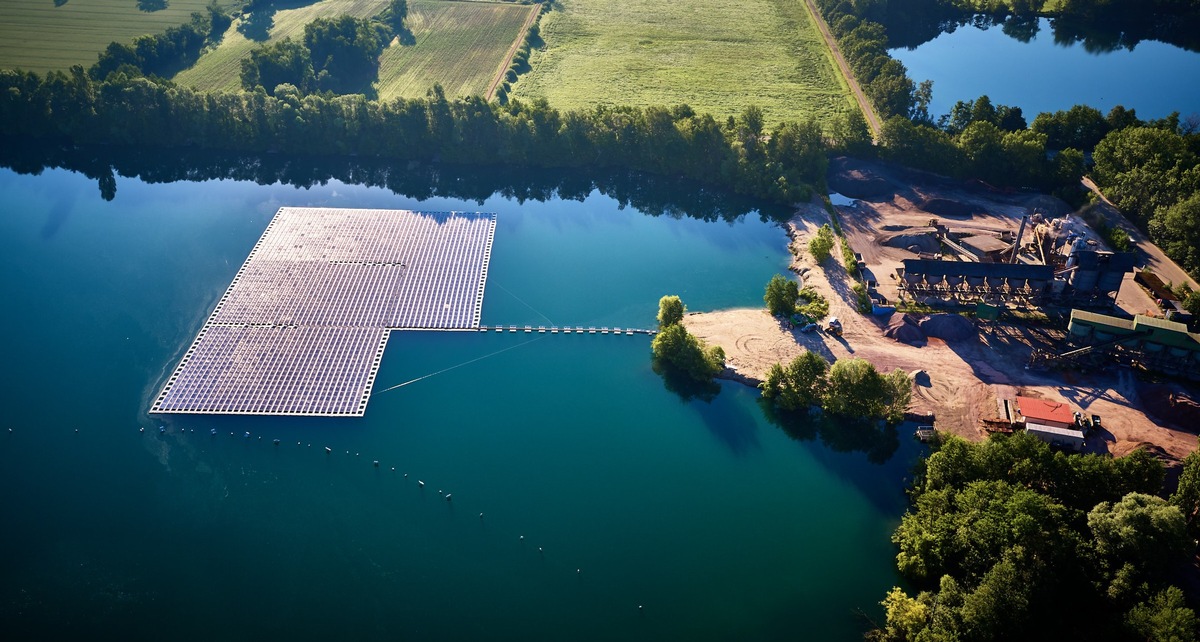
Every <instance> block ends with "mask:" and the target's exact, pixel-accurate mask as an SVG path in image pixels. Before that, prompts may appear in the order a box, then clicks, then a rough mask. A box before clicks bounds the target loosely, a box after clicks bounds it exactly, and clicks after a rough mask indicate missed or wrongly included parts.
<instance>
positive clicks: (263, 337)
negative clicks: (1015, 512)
mask: <svg viewBox="0 0 1200 642" xmlns="http://www.w3.org/2000/svg"><path fill="white" fill-rule="evenodd" d="M495 230H496V219H495V216H494V215H492V214H479V213H459V212H439V213H431V212H413V211H408V210H358V209H330V208H293V207H284V208H281V209H280V210H279V211H278V212H277V213H276V214H275V217H274V218H273V219H272V221H271V223H270V224H269V225H268V226H267V229H266V231H265V232H264V233H263V235H262V238H260V239H259V241H258V243H257V244H255V246H254V249H253V250H251V252H250V255H249V257H247V259H246V262H245V263H244V264H243V265H242V268H241V269H240V270H239V271H238V273H237V275H236V276H235V277H234V279H233V282H232V283H231V284H230V286H229V288H228V290H226V292H225V295H224V296H222V297H221V300H220V301H219V302H218V303H217V305H216V308H215V309H214V310H213V312H212V314H211V315H210V316H209V318H208V321H207V322H205V324H204V326H203V327H202V328H201V330H200V332H199V334H198V335H197V336H196V339H195V341H193V343H192V345H191V347H190V348H189V349H188V351H187V353H186V354H185V355H184V357H183V359H181V360H180V363H179V366H178V367H177V368H176V369H175V371H174V373H172V375H171V377H170V379H168V381H167V384H166V385H165V386H164V387H163V389H162V392H160V393H159V396H158V397H157V399H156V400H155V402H154V404H153V406H152V407H151V409H150V412H151V413H204V414H265V415H314V416H361V415H362V414H363V413H364V412H365V411H366V405H367V399H368V398H369V396H370V393H371V386H372V385H373V384H374V380H375V373H376V372H377V371H378V368H379V363H380V360H381V358H382V355H383V350H384V347H385V346H386V344H387V338H388V335H389V333H390V331H391V330H393V329H421V330H474V329H478V327H479V319H480V313H481V311H482V307H483V293H484V286H485V284H486V282H487V268H488V262H489V260H490V258H491V250H492V243H493V240H494V238H495Z"/></svg>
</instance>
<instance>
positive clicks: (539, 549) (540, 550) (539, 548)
mask: <svg viewBox="0 0 1200 642" xmlns="http://www.w3.org/2000/svg"><path fill="white" fill-rule="evenodd" d="M543 553H544V551H543V550H542V547H541V546H539V547H538V555H541V554H543Z"/></svg>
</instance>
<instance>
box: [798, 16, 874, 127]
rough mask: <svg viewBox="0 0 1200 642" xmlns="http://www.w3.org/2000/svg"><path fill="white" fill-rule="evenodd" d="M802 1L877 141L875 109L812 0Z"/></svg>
mask: <svg viewBox="0 0 1200 642" xmlns="http://www.w3.org/2000/svg"><path fill="white" fill-rule="evenodd" d="M804 1H805V4H807V5H808V13H809V14H810V15H812V19H813V22H814V23H816V25H817V29H820V30H821V36H822V37H823V38H825V45H826V46H828V47H829V51H830V53H832V54H833V61H834V62H835V63H837V66H838V69H839V70H840V71H841V73H842V77H843V78H845V79H846V84H848V85H850V91H851V92H852V93H853V94H854V100H856V101H858V107H859V109H861V110H862V113H863V116H865V117H866V119H867V125H868V126H870V128H871V136H872V137H873V138H875V139H876V140H878V139H879V130H880V128H881V124H880V122H879V116H878V115H877V114H876V113H875V108H874V107H872V106H871V103H870V101H868V100H867V95H866V94H864V93H863V90H862V87H859V86H858V80H856V79H855V78H854V73H853V72H851V71H850V65H848V64H846V59H845V58H844V57H842V50H841V49H838V46H837V41H836V40H834V39H833V34H832V33H831V32H830V31H829V25H827V24H825V19H824V18H822V17H821V13H820V12H819V11H817V6H816V5H815V4H813V0H804Z"/></svg>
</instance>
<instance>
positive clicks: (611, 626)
mask: <svg viewBox="0 0 1200 642" xmlns="http://www.w3.org/2000/svg"><path fill="white" fill-rule="evenodd" d="M117 183H118V196H117V198H116V199H115V200H114V201H112V202H105V201H103V200H101V199H100V198H99V196H98V194H97V190H96V184H95V182H94V181H92V180H89V179H86V178H84V177H82V176H81V175H78V174H74V173H71V172H67V171H63V170H49V171H45V172H44V173H42V174H41V175H39V176H18V175H16V174H14V173H12V172H11V171H8V170H2V171H0V206H2V207H0V269H2V271H3V272H2V273H3V277H2V280H0V295H2V298H3V301H4V314H3V315H0V331H2V334H3V337H4V341H3V344H2V346H3V347H2V348H0V363H2V364H3V365H4V368H3V370H2V373H3V374H2V375H0V376H2V377H3V381H2V382H0V383H2V386H0V390H3V397H2V399H3V402H4V403H3V418H2V419H0V431H2V432H0V487H2V488H3V491H2V494H0V513H2V514H3V519H4V527H3V529H0V543H2V544H3V552H4V555H3V556H2V557H0V560H2V561H0V613H2V614H3V616H4V621H5V628H6V630H9V631H15V632H17V633H18V634H19V637H20V639H26V638H33V637H36V638H56V639H62V638H64V637H67V636H76V637H80V638H82V639H94V638H96V637H106V636H111V635H114V634H116V632H119V635H117V637H119V638H120V639H125V640H137V639H156V640H157V639H176V640H178V639H197V640H208V639H224V640H241V639H264V638H288V639H343V638H359V639H414V640H416V639H419V640H424V639H521V640H568V639H583V640H611V639H684V638H689V639H696V640H725V639H738V640H750V639H755V640H757V639H814V640H817V639H820V640H839V639H843V640H850V639H858V638H859V636H860V635H861V631H862V630H863V628H864V627H865V626H866V625H865V621H864V619H863V617H862V616H861V615H860V613H861V612H865V613H866V614H867V615H869V616H870V617H872V618H874V619H876V620H878V619H879V616H880V613H879V611H880V609H879V607H878V606H877V603H878V601H879V600H880V599H881V598H882V597H883V595H884V593H885V591H886V590H887V589H888V588H889V587H890V586H891V585H893V584H894V583H895V582H896V578H895V576H894V573H893V570H892V568H893V564H892V556H893V550H892V548H891V546H890V544H889V542H888V536H889V534H890V532H891V530H892V529H893V528H894V526H895V523H896V521H897V520H898V518H899V515H900V513H901V512H902V510H903V506H904V500H903V493H902V488H903V484H904V477H905V470H906V468H907V466H908V464H909V463H910V461H911V459H912V457H913V456H914V453H915V447H914V446H912V445H911V444H910V443H909V440H907V439H903V438H902V439H901V447H900V451H899V452H898V453H897V454H896V455H895V456H894V457H892V458H891V460H890V461H888V462H887V463H885V464H882V465H879V464H872V463H869V462H868V461H867V457H866V455H864V454H862V453H855V452H848V453H839V452H834V451H832V450H830V449H829V448H828V447H826V446H825V445H823V444H822V443H821V442H820V441H815V440H813V441H796V440H793V439H791V438H789V437H788V436H787V435H786V434H784V432H783V431H781V430H780V429H779V428H777V427H775V426H773V425H771V424H769V423H767V422H766V420H765V419H764V418H763V415H762V412H761V411H760V409H759V408H758V406H757V405H756V395H755V394H754V393H753V391H752V390H749V389H746V388H744V387H741V386H738V385H734V384H724V385H723V386H722V389H721V392H720V394H719V395H718V396H717V397H716V398H715V399H713V400H712V401H711V402H708V403H706V402H703V401H695V400H693V401H682V400H681V399H680V397H678V396H677V395H675V394H674V393H672V392H669V391H668V390H666V389H665V388H664V385H663V382H662V380H661V379H660V378H659V377H658V376H657V375H655V374H654V373H653V372H652V371H651V370H650V364H649V358H648V353H649V339H648V338H647V337H641V336H638V337H627V336H619V337H617V336H599V335H597V336H562V335H558V336H543V337H541V338H539V337H538V335H525V334H517V335H508V334H504V335H495V334H477V333H410V334H406V333H395V334H393V336H392V341H391V343H390V345H389V346H388V350H387V354H386V356H385V359H384V363H383V367H382V370H381V372H380V375H379V378H378V381H377V384H376V389H377V390H381V389H383V388H387V387H389V386H392V385H395V384H398V383H402V382H405V381H409V380H411V379H415V378H418V377H421V376H423V375H428V374H430V373H433V372H438V371H441V370H444V369H446V368H451V367H452V366H456V365H459V364H464V363H465V364H466V365H461V367H456V368H453V369H450V370H448V371H445V372H442V373H441V374H437V375H435V376H432V377H429V378H426V379H423V380H421V381H419V382H416V383H413V384H411V385H408V386H404V387H400V388H397V389H395V390H392V391H390V392H385V393H379V394H378V395H377V396H376V397H375V398H374V399H373V400H372V402H371V405H370V406H369V408H368V410H367V416H366V417H365V418H363V419H360V420H311V419H295V418H236V417H233V418H231V417H218V418H213V417H185V416H178V417H171V418H168V419H165V420H159V419H157V418H151V417H148V416H147V415H146V414H145V411H146V409H147V407H148V406H149V403H150V400H151V398H152V396H153V395H154V394H155V393H157V391H158V388H159V386H160V385H161V382H162V380H163V378H164V373H165V372H168V371H169V370H170V369H171V368H173V367H174V365H175V363H176V361H177V358H178V356H179V354H180V353H181V352H182V351H183V350H184V348H185V347H186V345H187V344H188V343H189V342H190V341H191V339H192V337H193V335H194V333H195V331H196V330H197V329H198V328H199V326H200V324H201V323H202V322H203V319H204V318H205V317H206V316H207V314H208V312H209V311H210V309H211V307H212V305H213V304H214V303H215V301H216V299H217V298H218V297H219V295H220V294H221V292H223V291H224V289H225V287H226V286H227V285H228V283H229V281H230V279H231V278H232V276H233V275H234V273H235V272H236V271H237V268H238V266H239V265H240V264H241V262H242V260H243V259H244V258H245V256H246V254H247V252H248V251H249V250H250V248H251V247H252V246H253V244H254V242H255V241H256V240H257V239H258V237H259V235H260V234H261V233H262V231H263V229H264V228H265V227H266V224H267V222H268V221H269V219H270V217H271V216H272V215H273V213H274V211H275V210H276V209H277V208H278V207H279V206H280V205H326V206H352V207H386V208H414V209H429V210H447V209H458V210H482V211H494V212H497V213H498V214H499V220H498V228H497V232H496V246H495V253H494V254H493V258H492V265H491V272H490V276H489V283H488V289H487V296H486V299H485V305H484V311H483V322H484V323H486V324H493V325H494V324H521V325H524V324H533V325H539V324H549V323H556V324H559V325H568V324H569V325H597V326H600V325H610V326H616V325H620V326H638V327H649V326H651V325H652V324H653V322H654V314H655V312H656V305H657V300H658V297H659V296H661V295H662V294H665V293H677V294H679V295H681V296H682V297H683V298H684V301H685V302H686V303H687V304H688V305H689V306H690V307H691V308H692V309H712V308H720V307H728V306H740V305H761V296H762V287H763V285H764V284H765V283H766V281H767V280H768V279H769V278H770V276H771V275H772V274H774V273H777V272H779V271H781V270H783V269H784V268H785V265H786V259H787V257H786V250H785V242H786V239H785V237H784V235H783V233H782V232H781V230H780V229H779V228H778V227H776V226H775V225H773V224H770V223H764V222H760V221H758V220H755V219H750V218H747V219H746V220H743V221H739V222H736V223H732V224H730V223H726V222H715V223H713V222H703V221H698V220H694V219H689V218H678V219H675V218H669V217H649V216H645V215H643V214H641V213H639V212H637V211H635V210H633V209H622V208H619V207H618V205H617V203H615V202H614V201H612V200H611V199H609V198H607V197H604V196H601V195H599V194H593V195H592V196H590V197H588V198H586V199H585V200H584V201H583V202H574V201H561V200H551V201H549V202H536V201H527V202H525V203H523V204H517V203H515V202H512V201H509V200H505V199H503V198H500V197H493V198H491V199H490V200H488V201H487V202H486V203H485V204H483V205H482V206H480V205H478V204H476V203H473V202H462V201H454V200H446V199H431V200H426V201H415V200H412V199H407V198H404V197H401V196H397V195H395V194H393V193H391V192H389V191H387V190H383V189H376V188H364V187H357V186H352V185H346V184H342V183H336V182H331V183H329V184H328V185H325V186H321V187H314V188H311V189H307V190H301V189H295V188H292V187H284V186H260V185H255V184H252V183H237V182H228V181H223V182H221V181H208V182H199V183H189V182H175V183H166V184H157V185H149V184H144V183H142V182H140V181H138V180H136V179H131V178H118V179H117ZM487 355H491V356H487ZM485 356H486V358H483V359H481V360H478V361H473V362H472V360H475V359H479V358H480V357H485ZM467 362H471V363H467ZM159 425H163V426H164V427H165V430H166V431H165V433H161V434H160V432H159V429H158V427H159ZM9 428H11V429H12V432H11V433H9V432H8V429H9ZM139 428H145V432H144V433H142V432H139ZM213 428H215V429H217V431H218V435H217V436H215V437H214V436H212V435H210V434H209V433H210V429H213ZM76 429H78V432H77V433H76V432H75V431H76ZM247 431H249V432H250V433H251V437H250V438H245V437H243V436H242V435H243V433H244V432H247ZM260 437H261V439H260ZM275 438H279V439H280V440H281V441H282V444H281V445H279V446H274V445H272V439H275ZM297 442H299V444H300V445H297ZM309 444H311V446H309ZM327 445H328V446H329V447H331V448H332V450H333V453H332V454H326V453H325V451H324V447H325V446H327ZM347 452H349V454H347ZM374 460H378V461H379V462H380V466H379V467H378V468H376V467H374V466H373V465H372V462H373V461H374ZM392 467H395V472H393V471H392ZM405 473H407V474H408V477H407V478H405V477H404V474H405ZM417 479H421V480H424V481H425V482H426V486H425V487H424V489H421V488H420V487H418V485H417V483H416V480H417ZM438 490H444V491H448V492H451V493H453V496H454V501H453V502H450V503H448V502H446V501H445V500H444V499H442V498H441V497H439V496H438V494H437V491H438ZM481 512H482V513H484V518H483V519H482V520H481V519H480V518H479V514H480V513H481ZM521 536H524V539H521ZM539 548H540V549H542V551H541V552H539ZM577 569H579V570H580V571H581V572H577ZM639 605H641V606H642V607H643V608H642V609H641V610H640V611H639V608H638V607H639ZM14 639H15V638H14Z"/></svg>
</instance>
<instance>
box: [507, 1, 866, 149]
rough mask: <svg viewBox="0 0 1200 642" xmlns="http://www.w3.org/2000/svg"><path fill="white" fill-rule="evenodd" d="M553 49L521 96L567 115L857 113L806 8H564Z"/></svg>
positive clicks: (536, 59) (551, 38) (776, 118)
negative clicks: (617, 109) (634, 109)
mask: <svg viewBox="0 0 1200 642" xmlns="http://www.w3.org/2000/svg"><path fill="white" fill-rule="evenodd" d="M541 34H542V38H543V40H545V43H546V46H545V47H544V48H543V49H542V50H540V51H536V52H534V54H533V55H532V56H531V57H530V64H531V65H532V67H533V69H532V71H530V72H529V73H528V74H526V75H524V76H522V77H521V79H520V80H519V81H518V82H517V84H516V86H515V87H514V90H513V94H512V95H513V96H514V97H515V98H518V99H530V98H546V99H547V100H549V101H550V103H551V104H552V105H554V106H556V107H559V108H563V109H579V108H586V107H590V106H592V105H596V104H600V103H608V104H614V105H638V106H646V105H677V104H680V103H687V104H689V105H691V106H692V107H693V108H695V109H696V110H697V111H701V112H710V113H712V114H714V115H716V116H719V117H721V118H724V117H726V116H730V115H736V114H739V113H741V112H742V110H743V109H745V107H746V106H747V105H750V104H757V105H758V106H760V107H762V109H763V112H764V115H765V117H766V121H767V123H768V124H773V123H778V122H781V121H783V120H801V119H803V118H807V117H808V116H810V115H812V116H815V117H816V118H817V119H818V121H819V122H821V123H822V124H823V125H827V124H828V123H830V122H831V121H832V119H833V118H834V116H836V115H838V114H841V113H843V112H846V111H848V110H850V109H852V108H853V104H852V102H851V99H850V96H849V92H848V90H847V89H846V88H845V86H844V85H843V83H842V82H841V80H840V78H839V77H838V75H837V72H836V71H835V69H834V67H833V65H832V63H831V62H830V59H829V56H828V53H827V51H826V49H825V45H824V43H823V42H822V40H821V35H820V33H819V32H818V31H817V28H816V26H815V25H814V24H813V22H812V19H811V18H810V16H809V15H808V13H807V12H806V11H805V8H804V6H803V3H801V2H795V1H791V0H739V1H736V2H735V1H733V0H694V1H691V2H687V3H647V2H645V1H644V0H561V4H559V5H558V6H556V7H555V8H554V10H553V11H551V12H550V13H548V14H546V15H545V16H543V18H542V23H541Z"/></svg>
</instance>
